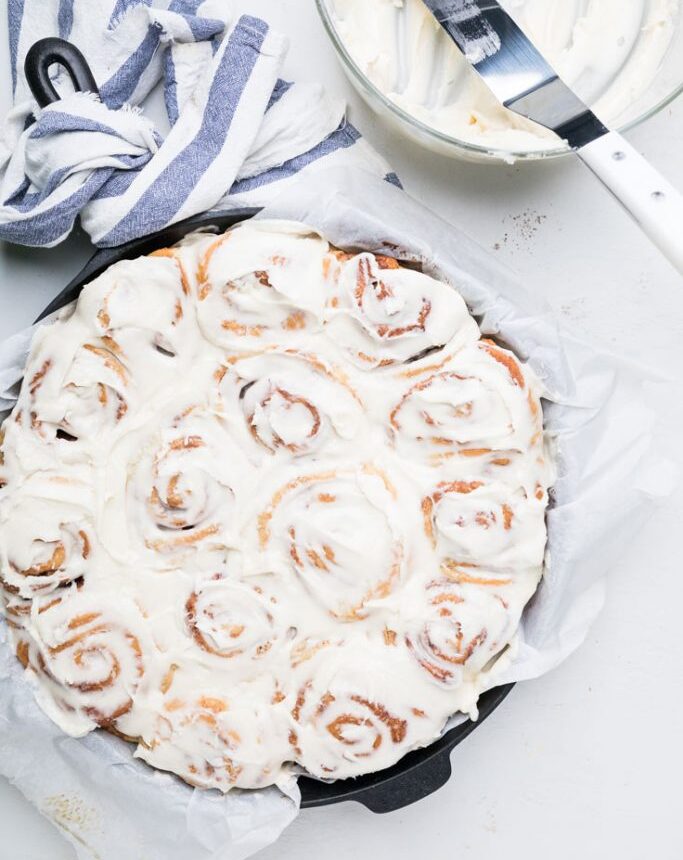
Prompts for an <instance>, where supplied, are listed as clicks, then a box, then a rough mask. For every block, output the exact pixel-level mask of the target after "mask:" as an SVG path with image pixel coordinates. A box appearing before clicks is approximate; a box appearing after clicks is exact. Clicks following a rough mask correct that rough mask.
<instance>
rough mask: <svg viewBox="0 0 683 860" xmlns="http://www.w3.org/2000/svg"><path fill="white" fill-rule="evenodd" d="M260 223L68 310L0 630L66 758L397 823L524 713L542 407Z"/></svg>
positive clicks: (181, 232) (436, 302)
mask: <svg viewBox="0 0 683 860" xmlns="http://www.w3.org/2000/svg"><path fill="white" fill-rule="evenodd" d="M253 214H254V213H253V212H249V211H248V212H238V213H232V214H230V215H227V216H215V215H214V216H211V217H205V218H203V219H201V218H200V219H193V220H192V221H190V222H186V223H185V224H180V225H175V226H174V227H173V228H171V229H170V230H169V231H166V232H165V233H164V234H162V235H158V236H153V237H149V238H147V239H144V240H140V241H136V242H133V243H131V244H130V245H127V246H124V247H123V248H119V249H116V250H113V251H105V252H100V254H98V255H96V257H95V258H93V260H92V261H91V262H90V263H89V264H88V266H87V267H86V269H85V270H84V272H83V273H81V275H80V276H78V277H77V278H76V279H75V280H74V282H73V283H72V284H70V285H69V287H67V289H66V290H65V291H64V292H63V293H62V294H61V295H60V296H59V297H58V298H57V299H56V300H55V302H53V304H52V305H51V306H50V308H49V309H48V310H49V311H54V310H56V309H57V308H62V310H61V313H60V314H59V316H58V318H57V319H56V321H54V322H51V323H50V324H49V325H46V326H43V327H41V328H39V329H38V330H37V332H36V334H35V336H34V339H33V343H32V347H31V352H30V356H29V359H28V363H27V366H26V370H25V375H24V379H23V383H22V386H21V391H20V394H19V398H18V401H17V404H16V406H15V408H14V410H13V412H12V414H11V415H10V416H9V417H8V418H7V419H6V420H5V422H4V425H3V430H2V459H1V465H0V483H1V485H2V489H1V490H0V594H1V596H2V604H3V612H4V615H5V618H6V620H7V623H8V625H9V628H10V631H11V640H12V643H13V647H14V649H15V650H16V655H17V658H18V660H20V661H21V663H22V664H23V666H24V667H25V671H26V674H27V676H28V677H30V679H31V682H32V684H33V685H34V689H35V695H36V697H37V699H38V701H39V703H40V705H41V707H42V708H43V709H44V710H45V711H46V712H47V714H48V715H49V716H50V717H51V718H52V719H53V720H54V721H55V722H56V723H57V724H58V725H59V726H60V727H61V728H62V729H63V730H64V731H65V732H66V733H68V734H70V735H72V736H82V735H85V734H87V733H88V732H91V731H93V730H95V729H98V728H100V729H104V730H107V731H110V732H112V733H115V734H117V735H119V736H121V737H123V738H125V739H127V740H128V741H130V742H131V743H133V744H134V745H135V755H136V756H137V757H138V758H140V759H143V760H144V761H145V762H147V763H148V764H149V765H150V766H152V767H155V768H158V769H160V770H163V771H167V772H170V773H172V774H175V775H177V776H178V777H180V778H181V779H182V780H184V781H186V782H187V783H189V784H190V785H192V786H196V787H199V788H204V789H216V790H219V791H223V792H227V791H229V790H231V789H234V788H238V789H259V788H263V787H265V786H269V785H274V784H275V785H277V784H284V782H285V781H286V780H290V779H291V778H292V775H293V774H298V775H301V777H302V778H301V780H300V785H301V788H302V794H303V804H304V806H314V805H319V804H323V803H329V802H334V801H336V800H341V799H349V798H352V799H356V800H360V801H361V802H363V803H365V804H366V805H367V806H368V807H369V808H371V809H375V810H377V811H386V810H388V809H393V808H397V807H399V806H402V805H405V804H406V803H409V802H411V801H413V800H416V799H418V798H419V797H422V796H424V795H426V794H428V793H430V792H431V791H433V790H435V789H436V788H437V787H439V785H441V784H442V783H443V782H444V781H445V780H446V779H447V777H448V775H449V773H450V765H449V760H448V755H449V753H450V751H451V750H452V748H453V746H455V744H457V743H458V742H459V741H460V740H462V738H463V737H465V736H466V735H467V734H468V733H469V732H470V731H472V729H473V728H474V727H475V726H476V725H477V724H478V723H477V722H475V720H477V719H478V721H479V722H480V721H481V720H482V719H483V718H484V717H485V716H487V715H488V714H489V713H490V712H491V711H492V710H493V709H494V708H495V707H496V706H497V705H498V704H499V703H500V701H502V699H503V698H504V696H505V695H506V693H507V692H509V689H510V688H509V686H508V687H497V688H494V689H491V688H492V687H495V683H494V682H493V681H492V678H494V677H495V673H496V671H498V670H499V669H500V668H501V666H504V665H506V664H507V662H509V661H510V660H511V659H513V657H514V654H515V647H516V639H517V633H518V628H519V624H520V619H521V616H522V612H523V610H524V608H525V606H526V604H527V603H528V601H529V600H530V599H531V597H532V596H533V594H534V592H535V590H536V588H537V586H538V584H539V582H540V580H541V577H542V575H543V571H544V555H545V551H546V539H547V535H546V525H545V513H546V508H547V505H548V492H549V488H550V486H551V484H552V480H553V462H552V457H551V456H550V454H549V448H548V441H547V437H546V434H545V432H544V424H543V411H542V407H541V397H542V394H543V391H542V386H541V384H540V382H539V381H538V379H537V378H536V377H535V375H534V373H533V371H532V370H531V369H530V368H529V367H528V366H526V365H525V364H524V363H523V362H522V361H520V360H519V359H518V358H517V357H516V356H515V355H514V354H513V353H512V352H511V351H510V350H508V349H506V348H505V347H504V346H503V345H501V344H500V343H497V342H494V341H492V340H488V339H486V338H484V337H482V335H481V332H480V330H479V327H478V325H477V323H476V321H475V319H474V318H473V317H472V316H471V314H470V312H469V311H468V308H467V306H466V304H465V302H464V301H463V299H462V297H461V296H460V294H459V292H458V288H457V287H458V285H457V284H448V283H445V282H444V281H440V280H438V279H436V278H433V277H431V276H429V275H427V274H425V273H423V272H422V271H420V270H419V269H418V267H416V266H415V265H410V266H408V265H404V264H403V263H402V262H401V261H400V260H397V259H394V258H393V257H388V256H385V255H383V254H377V253H371V252H369V251H366V250H360V249H353V248H344V249H340V248H337V247H334V246H333V245H332V244H331V243H330V242H329V241H328V240H327V239H326V238H325V237H324V236H321V235H320V234H319V233H318V232H317V231H316V230H313V229H311V228H310V227H307V226H306V225H303V224H298V223H291V222H283V221H266V220H260V219H256V220H252V219H251V217H250V216H251V215H253ZM209 225H211V226H213V227H214V228H215V229H206V228H207V227H208V226H209ZM74 300H76V301H74ZM457 715H462V716H463V720H461V721H460V722H459V723H457V724H456V725H455V727H453V728H450V729H449V730H447V731H446V728H447V726H449V725H451V724H450V723H449V720H451V718H453V717H454V716H457ZM467 717H469V718H470V719H465V718H467ZM456 722H457V721H456ZM350 777H353V778H354V779H349V778H350Z"/></svg>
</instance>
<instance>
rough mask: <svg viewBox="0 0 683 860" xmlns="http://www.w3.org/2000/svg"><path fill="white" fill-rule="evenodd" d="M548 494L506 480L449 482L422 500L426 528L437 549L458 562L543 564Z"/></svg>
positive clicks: (528, 565)
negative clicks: (509, 483)
mask: <svg viewBox="0 0 683 860" xmlns="http://www.w3.org/2000/svg"><path fill="white" fill-rule="evenodd" d="M546 502H547V500H546V497H545V494H540V493H539V494H538V495H537V494H536V493H532V494H529V493H528V492H527V490H525V489H524V487H514V486H509V485H507V484H505V483H503V482H501V481H499V482H489V483H486V482H484V481H479V480H473V481H450V482H442V483H440V484H438V485H437V487H436V489H435V490H434V492H433V493H432V494H431V495H429V496H426V497H425V498H424V499H423V501H422V510H423V514H424V530H425V534H426V535H427V537H428V538H429V540H430V542H431V543H432V545H433V546H434V548H435V549H438V550H439V551H440V552H442V553H445V554H447V555H448V556H449V557H452V558H453V559H454V560H455V561H457V562H465V563H469V564H475V565H478V564H485V565H495V566H496V567H501V566H502V567H522V568H531V567H541V565H542V564H543V553H544V550H545V543H546V538H545V528H544V522H545V508H546Z"/></svg>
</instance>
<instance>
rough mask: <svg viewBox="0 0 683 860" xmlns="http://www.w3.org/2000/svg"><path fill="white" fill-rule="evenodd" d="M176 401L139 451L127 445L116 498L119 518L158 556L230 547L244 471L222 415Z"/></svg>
mask: <svg viewBox="0 0 683 860" xmlns="http://www.w3.org/2000/svg"><path fill="white" fill-rule="evenodd" d="M183 402H184V401H182V400H181V401H180V403H183ZM180 403H179V405H178V406H177V407H176V409H177V410H178V411H177V412H176V414H175V415H174V417H173V418H172V419H171V421H170V422H169V424H168V426H162V428H161V429H154V430H152V434H151V438H150V439H149V441H148V443H147V444H146V446H145V448H144V451H143V453H142V456H139V455H137V451H136V450H135V449H134V450H133V452H132V453H133V459H132V462H129V465H128V467H127V473H128V474H127V481H126V485H125V488H124V489H122V490H121V496H122V497H123V498H119V499H118V502H119V503H120V504H122V505H124V510H123V512H121V511H117V513H118V515H119V516H123V517H124V518H125V520H126V521H127V522H128V523H129V524H130V525H131V526H132V527H134V531H135V532H137V534H138V536H139V542H141V543H142V544H143V545H144V547H145V548H146V549H147V550H149V551H151V552H152V553H154V554H156V556H157V557H158V558H159V559H160V560H161V558H162V557H163V556H166V555H174V554H175V555H178V556H182V554H183V553H187V552H189V551H193V550H195V549H203V548H206V547H209V548H218V549H220V548H222V547H226V546H233V545H234V544H235V541H236V537H235V534H236V529H235V518H236V515H237V501H236V499H237V492H238V489H239V485H240V482H241V480H242V476H243V474H244V471H245V470H244V462H243V461H244V456H243V453H242V451H241V450H240V449H239V448H238V446H237V445H236V444H235V442H234V441H233V439H232V438H231V436H230V434H229V433H228V432H227V430H226V429H225V427H224V426H223V424H222V422H221V421H220V419H219V418H218V417H217V416H215V415H213V414H212V413H211V412H209V411H208V410H207V409H205V408H204V407H202V406H195V405H190V406H183V407H181V406H180ZM172 411H175V410H172ZM169 563H175V562H169V561H167V562H166V565H168V564H169Z"/></svg>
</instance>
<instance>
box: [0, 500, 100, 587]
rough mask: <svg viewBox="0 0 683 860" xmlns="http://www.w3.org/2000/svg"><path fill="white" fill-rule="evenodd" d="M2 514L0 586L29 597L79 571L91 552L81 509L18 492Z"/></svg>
mask: <svg viewBox="0 0 683 860" xmlns="http://www.w3.org/2000/svg"><path fill="white" fill-rule="evenodd" d="M2 515H3V516H7V517H8V518H9V519H10V520H11V523H12V527H11V531H9V533H8V535H7V540H6V541H3V543H2V545H0V585H1V586H2V587H3V588H4V589H5V590H6V591H7V592H9V593H10V594H16V595H18V596H20V597H23V598H31V597H33V596H34V595H36V594H41V595H44V594H50V593H51V592H53V591H55V590H56V589H58V588H61V587H62V586H65V585H69V584H70V583H72V582H75V581H77V580H79V579H81V578H82V577H83V576H85V574H86V571H87V569H88V564H89V559H90V557H91V554H92V540H93V539H92V524H91V522H90V520H89V517H88V516H87V514H86V512H85V511H84V510H83V509H79V508H77V507H75V506H74V507H69V506H68V505H66V504H64V503H63V502H62V503H60V502H58V501H54V500H45V499H40V498H35V497H30V496H28V497H24V498H23V499H22V500H21V501H20V502H19V504H18V505H15V506H13V507H10V508H9V509H8V510H7V511H6V512H5V511H4V510H3V514H2Z"/></svg>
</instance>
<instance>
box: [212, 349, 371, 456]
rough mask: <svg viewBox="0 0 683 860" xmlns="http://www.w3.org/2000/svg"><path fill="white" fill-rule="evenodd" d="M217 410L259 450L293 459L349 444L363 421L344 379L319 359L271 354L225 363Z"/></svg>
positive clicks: (358, 402) (358, 403)
mask: <svg viewBox="0 0 683 860" xmlns="http://www.w3.org/2000/svg"><path fill="white" fill-rule="evenodd" d="M221 394H222V404H221V408H222V411H223V413H224V414H225V416H226V418H227V419H228V420H231V421H232V422H233V423H234V421H235V418H236V417H238V416H240V415H241V416H242V418H243V421H242V422H239V426H240V427H244V428H246V430H247V431H248V433H249V434H250V436H251V437H252V438H253V439H254V441H255V442H256V443H257V444H258V446H259V447H261V448H262V449H265V450H268V451H270V452H271V453H275V452H277V451H282V452H283V453H289V454H291V455H294V456H300V455H305V454H311V453H313V452H315V451H319V450H321V449H322V448H323V447H324V448H325V449H326V451H329V450H330V449H332V448H336V447H338V446H339V444H342V445H343V444H344V443H345V442H346V443H347V444H352V440H353V439H354V438H355V437H356V435H357V433H358V431H359V425H360V423H361V422H362V421H363V420H364V418H363V416H364V407H363V403H362V401H361V399H360V397H359V396H358V395H357V394H356V392H355V391H354V389H353V388H352V387H351V385H350V383H349V382H348V380H347V378H346V375H345V374H344V373H343V372H342V371H340V370H339V369H337V368H335V367H334V366H332V365H331V364H330V363H329V362H328V361H326V360H325V359H324V358H322V357H321V356H317V355H315V354H313V353H305V352H301V351H300V350H295V349H272V350H269V351H267V352H263V353H258V354H256V355H247V356H244V357H240V358H235V359H232V360H231V361H230V364H229V367H228V369H227V370H226V373H225V374H224V376H223V378H222V380H221Z"/></svg>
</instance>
